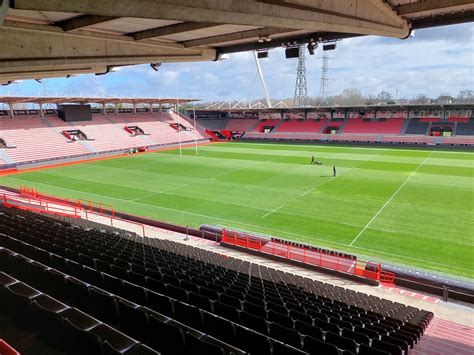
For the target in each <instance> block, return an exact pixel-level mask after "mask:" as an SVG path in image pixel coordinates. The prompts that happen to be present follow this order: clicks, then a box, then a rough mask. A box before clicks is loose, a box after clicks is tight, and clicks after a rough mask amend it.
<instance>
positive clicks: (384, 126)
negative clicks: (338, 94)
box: [196, 105, 474, 146]
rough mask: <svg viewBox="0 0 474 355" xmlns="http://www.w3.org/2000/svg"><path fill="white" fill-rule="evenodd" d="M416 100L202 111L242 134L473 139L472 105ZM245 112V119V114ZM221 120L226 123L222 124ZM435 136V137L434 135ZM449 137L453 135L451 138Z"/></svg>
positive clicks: (212, 125)
mask: <svg viewBox="0 0 474 355" xmlns="http://www.w3.org/2000/svg"><path fill="white" fill-rule="evenodd" d="M427 107H428V108H426V107H424V106H423V105H421V106H416V108H412V109H407V108H404V107H403V106H400V107H389V109H388V108H385V107H380V106H372V107H363V108H360V107H337V108H321V109H320V110H319V111H312V110H311V109H306V110H304V111H302V110H301V109H295V110H292V109H275V110H274V112H268V110H264V111H259V110H254V111H251V110H249V111H236V112H226V111H225V110H223V111H197V113H196V117H197V118H198V119H199V117H201V116H203V117H213V118H214V119H213V120H209V119H203V120H200V121H199V122H202V125H203V126H205V127H206V124H208V126H207V128H208V129H210V130H213V131H214V132H216V131H219V127H221V126H224V125H225V127H226V128H225V129H226V130H229V131H231V132H245V133H244V135H243V136H242V135H239V136H238V137H236V138H237V139H257V140H289V141H292V140H293V141H298V140H299V141H320V142H348V143H351V142H352V143H389V144H397V143H399V144H433V145H449V146H455V145H459V146H467V145H470V143H471V141H470V140H469V139H462V138H461V137H457V136H472V135H474V128H473V127H474V126H473V125H474V120H473V118H472V112H473V110H472V105H460V106H459V107H457V106H453V107H451V108H448V107H445V108H444V109H442V108H439V109H436V110H434V109H432V105H431V106H430V105H428V106H427ZM242 116H246V118H245V119H242V118H240V117H242ZM219 120H221V121H222V122H223V123H222V124H221V125H219ZM227 136H228V135H226V139H227ZM435 138H436V139H435ZM448 138H449V139H448Z"/></svg>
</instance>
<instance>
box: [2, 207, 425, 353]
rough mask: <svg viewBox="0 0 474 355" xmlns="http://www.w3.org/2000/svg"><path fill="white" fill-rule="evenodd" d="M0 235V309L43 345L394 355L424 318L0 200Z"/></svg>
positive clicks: (371, 299) (418, 334)
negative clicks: (6, 205) (16, 207)
mask: <svg viewBox="0 0 474 355" xmlns="http://www.w3.org/2000/svg"><path fill="white" fill-rule="evenodd" d="M0 231H1V234H0V271H1V273H0V281H1V282H0V297H1V298H2V300H4V301H2V303H0V307H1V308H2V313H4V314H7V315H8V317H9V320H10V322H12V323H14V324H15V325H16V326H18V327H22V328H24V329H26V331H27V332H29V333H30V334H31V333H33V334H35V335H37V337H39V338H40V339H42V340H43V341H44V343H45V344H47V346H50V347H51V348H52V349H55V350H56V349H59V350H62V351H67V352H71V353H90V354H92V353H94V354H104V355H105V354H157V353H162V354H211V355H212V354H231V353H233V354H235V355H239V354H244V353H248V352H249V353H251V354H271V355H280V354H281V355H282V354H316V353H323V352H324V353H327V354H339V353H344V354H349V353H354V354H355V353H359V354H384V351H388V353H391V354H403V353H404V352H405V353H406V352H407V351H408V349H412V348H413V347H414V346H415V344H417V343H419V342H420V340H421V339H423V338H422V336H423V334H424V332H425V330H426V329H427V327H428V325H429V323H430V321H431V319H432V317H433V314H432V313H431V312H427V311H423V310H419V309H417V308H414V307H409V306H405V305H403V304H399V303H393V302H391V301H387V300H384V299H381V298H378V297H375V296H369V295H365V294H362V293H359V292H355V291H352V290H348V289H344V288H340V287H336V286H333V285H328V284H325V283H322V282H318V281H309V280H308V279H306V278H304V277H300V276H296V275H293V274H289V273H285V272H282V271H279V270H275V269H272V268H267V267H266V266H262V265H259V264H251V263H249V262H247V261H243V260H239V259H234V258H223V257H222V256H221V255H220V254H218V253H214V252H211V251H207V250H203V249H199V248H194V247H191V246H188V245H183V244H180V243H176V242H172V241H168V240H160V239H153V238H141V237H137V236H136V235H132V234H129V233H125V232H124V231H120V230H116V229H112V228H110V227H105V226H103V225H100V226H98V225H96V224H94V223H92V222H86V221H82V220H79V221H75V222H73V221H69V220H67V219H65V218H52V217H48V216H44V215H37V214H34V213H31V212H26V211H20V210H13V209H8V208H4V207H0ZM40 324H41V326H40ZM28 339H31V337H29V338H28ZM6 340H7V341H8V340H9V339H6ZM12 345H14V346H15V345H16V344H12ZM27 345H28V344H27V342H25V341H23V342H22V343H20V344H19V345H18V346H19V348H18V350H19V351H22V350H23V349H21V348H22V347H25V346H27Z"/></svg>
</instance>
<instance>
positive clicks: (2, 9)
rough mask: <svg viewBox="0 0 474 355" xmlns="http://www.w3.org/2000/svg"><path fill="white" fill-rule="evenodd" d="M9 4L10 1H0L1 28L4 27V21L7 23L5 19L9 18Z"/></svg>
mask: <svg viewBox="0 0 474 355" xmlns="http://www.w3.org/2000/svg"><path fill="white" fill-rule="evenodd" d="M9 3H10V0H0V26H2V25H3V21H5V17H6V16H7V11H8V5H9Z"/></svg>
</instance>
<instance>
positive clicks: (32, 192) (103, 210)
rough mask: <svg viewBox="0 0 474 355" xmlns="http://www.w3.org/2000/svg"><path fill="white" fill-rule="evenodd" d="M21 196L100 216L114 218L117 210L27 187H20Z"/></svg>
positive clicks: (106, 205) (108, 206) (109, 206)
mask: <svg viewBox="0 0 474 355" xmlns="http://www.w3.org/2000/svg"><path fill="white" fill-rule="evenodd" d="M20 195H22V196H32V197H34V198H37V199H41V200H43V201H51V202H54V203H58V204H67V205H69V206H75V207H77V208H78V209H82V210H84V211H89V212H97V213H99V214H101V215H102V214H110V215H111V216H112V217H114V216H115V209H114V208H113V206H112V205H110V204H106V203H102V202H94V201H90V200H84V199H79V200H70V199H67V198H63V197H58V196H52V195H47V194H44V193H40V192H39V191H38V190H36V189H35V188H31V187H27V186H20Z"/></svg>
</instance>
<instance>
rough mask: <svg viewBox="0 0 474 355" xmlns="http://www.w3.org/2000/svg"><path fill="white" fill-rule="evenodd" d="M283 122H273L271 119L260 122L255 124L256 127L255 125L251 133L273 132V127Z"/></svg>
mask: <svg viewBox="0 0 474 355" xmlns="http://www.w3.org/2000/svg"><path fill="white" fill-rule="evenodd" d="M281 122H283V121H282V120H273V119H265V120H261V121H259V122H258V123H257V125H255V126H254V127H253V128H252V130H251V132H264V130H265V129H269V130H271V131H273V130H274V129H275V127H276V126H277V125H278V124H279V123H281Z"/></svg>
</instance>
